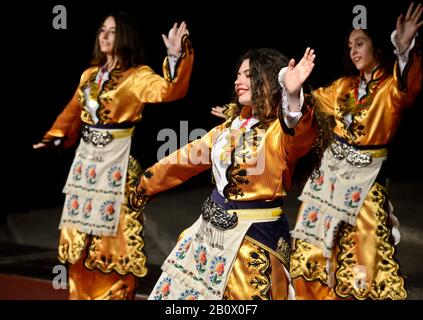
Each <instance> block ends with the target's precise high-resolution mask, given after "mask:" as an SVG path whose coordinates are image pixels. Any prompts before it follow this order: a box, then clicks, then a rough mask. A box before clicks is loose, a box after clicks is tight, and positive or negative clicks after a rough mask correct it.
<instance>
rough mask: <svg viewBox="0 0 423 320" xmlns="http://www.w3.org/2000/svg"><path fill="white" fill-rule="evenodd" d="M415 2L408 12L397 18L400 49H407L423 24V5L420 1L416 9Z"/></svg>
mask: <svg viewBox="0 0 423 320" xmlns="http://www.w3.org/2000/svg"><path fill="white" fill-rule="evenodd" d="M413 7H414V2H412V3H411V4H410V6H409V7H408V10H407V13H406V14H405V16H404V14H401V15H400V16H399V17H398V19H397V37H398V45H399V46H400V48H399V49H400V51H401V52H403V51H404V50H406V49H407V48H408V47H409V46H410V43H411V40H412V39H413V38H414V37H415V35H416V33H417V30H418V29H419V28H420V27H421V26H422V25H423V20H422V21H420V22H419V20H420V18H421V16H422V13H423V6H422V4H421V3H419V4H418V5H417V6H416V7H415V8H414V9H413Z"/></svg>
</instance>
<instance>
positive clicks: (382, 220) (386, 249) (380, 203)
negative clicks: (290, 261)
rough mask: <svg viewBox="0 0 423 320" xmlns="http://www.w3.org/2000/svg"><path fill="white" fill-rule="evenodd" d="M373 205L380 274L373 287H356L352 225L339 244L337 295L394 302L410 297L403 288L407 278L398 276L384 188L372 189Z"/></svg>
mask: <svg viewBox="0 0 423 320" xmlns="http://www.w3.org/2000/svg"><path fill="white" fill-rule="evenodd" d="M369 194H370V196H371V200H372V202H373V203H374V204H375V205H376V206H377V208H378V209H377V211H376V218H377V225H376V228H375V234H376V237H377V243H378V248H377V258H378V261H377V264H376V267H377V274H376V275H375V277H374V279H373V282H372V283H371V285H370V288H359V287H357V286H355V287H356V288H354V286H353V283H354V275H353V273H352V270H353V268H354V267H355V266H356V265H357V261H356V260H355V255H354V254H351V252H353V251H354V247H355V246H356V244H355V243H354V240H353V239H354V238H353V234H354V231H355V227H352V226H350V225H348V226H346V227H345V228H343V230H342V231H341V236H340V240H339V244H340V247H341V252H340V253H339V255H338V263H339V269H338V270H337V271H336V280H337V285H336V287H335V292H336V294H337V295H339V296H341V297H343V298H347V297H350V296H354V298H356V299H359V300H364V299H374V300H376V299H377V300H382V299H393V300H403V299H405V298H406V297H407V292H406V291H405V289H404V279H403V278H402V277H401V276H400V275H399V272H398V270H399V264H398V262H397V261H395V260H394V258H393V256H394V254H395V247H394V246H393V245H392V244H391V243H390V241H389V238H390V236H391V231H390V229H389V228H388V227H387V225H388V218H389V213H388V212H387V211H386V210H385V209H384V204H385V203H386V201H387V197H386V190H385V188H384V187H383V186H381V185H380V184H378V183H375V184H374V186H373V187H372V189H371V190H370V193H369Z"/></svg>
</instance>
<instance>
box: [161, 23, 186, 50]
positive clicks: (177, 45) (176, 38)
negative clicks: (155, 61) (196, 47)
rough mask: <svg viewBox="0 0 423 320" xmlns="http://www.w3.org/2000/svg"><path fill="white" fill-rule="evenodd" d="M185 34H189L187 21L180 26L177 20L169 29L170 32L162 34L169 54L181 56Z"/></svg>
mask: <svg viewBox="0 0 423 320" xmlns="http://www.w3.org/2000/svg"><path fill="white" fill-rule="evenodd" d="M185 34H189V32H188V29H187V25H186V23H185V21H182V23H181V24H180V25H179V27H178V23H177V22H175V24H174V25H173V27H172V28H171V29H170V30H169V34H168V36H167V37H166V35H164V34H162V38H163V42H164V44H165V46H166V48H167V54H168V55H169V56H175V57H179V56H180V55H181V53H182V37H183V36H184V35H185Z"/></svg>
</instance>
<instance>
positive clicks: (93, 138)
mask: <svg viewBox="0 0 423 320" xmlns="http://www.w3.org/2000/svg"><path fill="white" fill-rule="evenodd" d="M81 135H82V140H84V141H85V142H86V143H92V144H93V145H94V146H95V147H98V148H103V147H104V146H106V145H108V144H109V143H110V142H111V141H112V140H113V135H112V134H111V133H110V132H108V131H100V130H95V129H92V128H89V127H88V126H83V127H82V132H81Z"/></svg>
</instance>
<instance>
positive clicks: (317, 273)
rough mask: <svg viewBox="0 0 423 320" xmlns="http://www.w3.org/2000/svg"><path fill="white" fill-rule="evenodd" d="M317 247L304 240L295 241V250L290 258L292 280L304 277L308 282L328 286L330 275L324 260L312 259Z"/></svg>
mask: <svg viewBox="0 0 423 320" xmlns="http://www.w3.org/2000/svg"><path fill="white" fill-rule="evenodd" d="M313 250H315V247H314V246H313V245H311V244H309V243H307V242H305V241H303V240H295V241H294V249H293V250H292V252H291V257H290V263H291V264H290V272H289V273H290V275H291V279H295V278H299V277H303V278H304V279H305V280H306V281H315V280H319V281H320V282H322V283H324V284H325V285H327V283H328V275H327V272H326V268H325V264H324V263H323V261H324V258H323V257H320V259H318V258H315V259H312V258H310V255H311V254H312V251H313Z"/></svg>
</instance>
